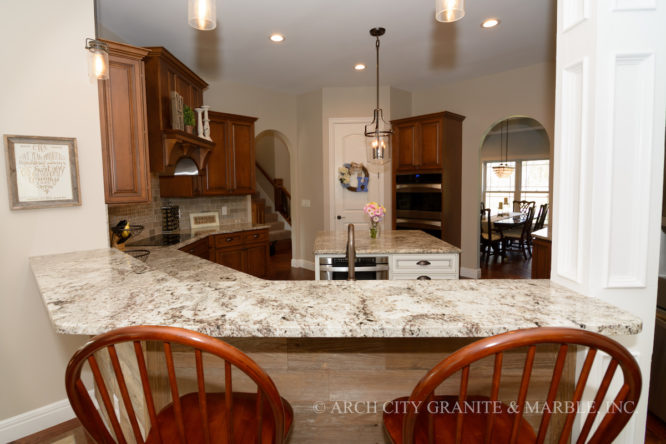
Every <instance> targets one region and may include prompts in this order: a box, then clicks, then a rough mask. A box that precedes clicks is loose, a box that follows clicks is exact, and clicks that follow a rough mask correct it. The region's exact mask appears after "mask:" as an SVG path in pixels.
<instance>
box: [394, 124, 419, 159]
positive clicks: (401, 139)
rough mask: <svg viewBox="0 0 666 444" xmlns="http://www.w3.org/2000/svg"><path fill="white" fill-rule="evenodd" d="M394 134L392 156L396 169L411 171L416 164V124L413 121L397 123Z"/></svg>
mask: <svg viewBox="0 0 666 444" xmlns="http://www.w3.org/2000/svg"><path fill="white" fill-rule="evenodd" d="M395 132H396V134H395V135H394V150H395V156H394V158H395V159H396V160H397V166H396V169H397V171H411V170H413V169H415V168H416V167H417V165H418V159H417V156H416V147H417V126H416V124H414V123H406V124H402V125H398V126H397V127H396V128H395Z"/></svg>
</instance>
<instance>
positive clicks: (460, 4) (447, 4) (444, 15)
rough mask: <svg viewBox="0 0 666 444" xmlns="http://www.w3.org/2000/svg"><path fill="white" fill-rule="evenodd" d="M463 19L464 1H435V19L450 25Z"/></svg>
mask: <svg viewBox="0 0 666 444" xmlns="http://www.w3.org/2000/svg"><path fill="white" fill-rule="evenodd" d="M463 17H465V0H435V19H437V21H438V22H444V23H451V22H455V21H457V20H460V19H461V18H463Z"/></svg>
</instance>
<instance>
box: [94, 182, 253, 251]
mask: <svg viewBox="0 0 666 444" xmlns="http://www.w3.org/2000/svg"><path fill="white" fill-rule="evenodd" d="M150 186H151V193H152V199H151V202H149V203H145V204H128V205H107V209H108V213H109V224H110V225H111V226H113V225H115V224H117V223H118V222H119V221H121V220H123V219H125V220H128V221H129V222H130V223H131V224H133V225H135V224H136V225H143V226H144V229H143V232H142V233H141V234H140V235H138V236H137V237H136V238H134V240H139V239H143V238H145V237H149V236H154V235H156V234H160V233H161V232H162V211H161V208H162V207H163V206H167V205H175V206H178V207H179V208H180V229H181V230H187V229H189V228H190V213H200V212H209V211H217V212H218V214H219V215H220V225H227V224H238V223H250V222H251V211H250V205H251V204H250V197H249V196H220V197H192V198H163V197H160V181H159V179H158V177H157V176H156V175H151V178H150ZM222 207H227V214H226V215H222Z"/></svg>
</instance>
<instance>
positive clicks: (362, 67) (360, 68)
mask: <svg viewBox="0 0 666 444" xmlns="http://www.w3.org/2000/svg"><path fill="white" fill-rule="evenodd" d="M354 69H355V70H356V71H363V70H364V69H365V65H364V64H363V63H357V64H356V65H354Z"/></svg>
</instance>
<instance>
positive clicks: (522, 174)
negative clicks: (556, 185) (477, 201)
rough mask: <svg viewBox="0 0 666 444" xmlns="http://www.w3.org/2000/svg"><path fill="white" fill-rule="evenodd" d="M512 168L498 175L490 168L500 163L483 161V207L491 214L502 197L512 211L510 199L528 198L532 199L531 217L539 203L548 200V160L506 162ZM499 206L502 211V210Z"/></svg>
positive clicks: (503, 210)
mask: <svg viewBox="0 0 666 444" xmlns="http://www.w3.org/2000/svg"><path fill="white" fill-rule="evenodd" d="M507 163H508V165H509V166H512V167H514V168H515V169H516V170H515V171H514V173H513V174H512V175H511V176H510V177H506V178H503V179H501V178H499V177H497V176H496V175H495V173H494V172H493V167H494V166H495V165H499V164H500V162H484V163H483V170H484V171H483V178H484V181H483V200H484V204H485V206H486V208H490V212H491V214H497V213H498V212H499V204H500V202H502V203H504V199H505V198H506V200H507V201H508V202H509V208H508V211H512V205H513V201H514V200H530V201H532V200H533V201H534V202H536V206H535V209H534V213H535V217H536V214H537V213H538V212H539V206H540V205H542V204H545V203H549V202H548V191H549V188H548V187H549V171H550V161H549V160H548V159H540V160H520V161H514V162H507ZM506 211H507V208H503V209H502V212H506Z"/></svg>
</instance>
